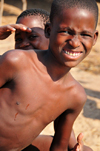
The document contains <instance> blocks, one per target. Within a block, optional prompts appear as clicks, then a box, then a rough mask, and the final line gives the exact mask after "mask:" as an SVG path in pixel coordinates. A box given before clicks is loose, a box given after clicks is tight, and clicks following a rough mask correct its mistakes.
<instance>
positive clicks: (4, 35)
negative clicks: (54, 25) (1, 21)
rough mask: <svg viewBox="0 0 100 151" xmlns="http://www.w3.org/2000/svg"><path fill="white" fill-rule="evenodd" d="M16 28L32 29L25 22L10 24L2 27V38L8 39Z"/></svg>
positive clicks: (0, 28)
mask: <svg viewBox="0 0 100 151" xmlns="http://www.w3.org/2000/svg"><path fill="white" fill-rule="evenodd" d="M16 30H21V31H25V32H31V31H32V30H31V29H30V28H28V27H26V26H25V25H23V24H9V25H4V26H1V27H0V40H3V39H6V38H7V37H9V36H10V35H11V34H12V33H13V32H15V31H16Z"/></svg>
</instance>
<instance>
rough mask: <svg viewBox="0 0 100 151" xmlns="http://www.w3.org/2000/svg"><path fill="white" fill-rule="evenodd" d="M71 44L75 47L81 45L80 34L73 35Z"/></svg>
mask: <svg viewBox="0 0 100 151" xmlns="http://www.w3.org/2000/svg"><path fill="white" fill-rule="evenodd" d="M69 45H70V46H71V47H73V48H77V47H79V46H80V40H79V38H78V36H76V35H75V36H73V37H72V38H71V39H70V40H69Z"/></svg>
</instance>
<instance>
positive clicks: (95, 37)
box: [93, 30, 99, 46]
mask: <svg viewBox="0 0 100 151" xmlns="http://www.w3.org/2000/svg"><path fill="white" fill-rule="evenodd" d="M98 34H99V33H98V30H96V31H95V33H94V41H93V46H94V45H95V43H96V41H97V38H98Z"/></svg>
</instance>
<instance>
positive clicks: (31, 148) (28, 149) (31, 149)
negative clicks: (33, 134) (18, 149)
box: [22, 145, 40, 151]
mask: <svg viewBox="0 0 100 151" xmlns="http://www.w3.org/2000/svg"><path fill="white" fill-rule="evenodd" d="M22 151H40V150H39V149H38V148H37V147H35V146H33V145H29V146H28V147H26V148H25V149H23V150H22Z"/></svg>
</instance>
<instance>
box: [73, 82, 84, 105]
mask: <svg viewBox="0 0 100 151" xmlns="http://www.w3.org/2000/svg"><path fill="white" fill-rule="evenodd" d="M73 97H74V101H75V102H76V105H84V104H85V102H86V100H87V95H86V92H85V90H84V88H83V86H82V85H81V84H80V83H79V82H78V81H76V80H75V79H74V86H73Z"/></svg>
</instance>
